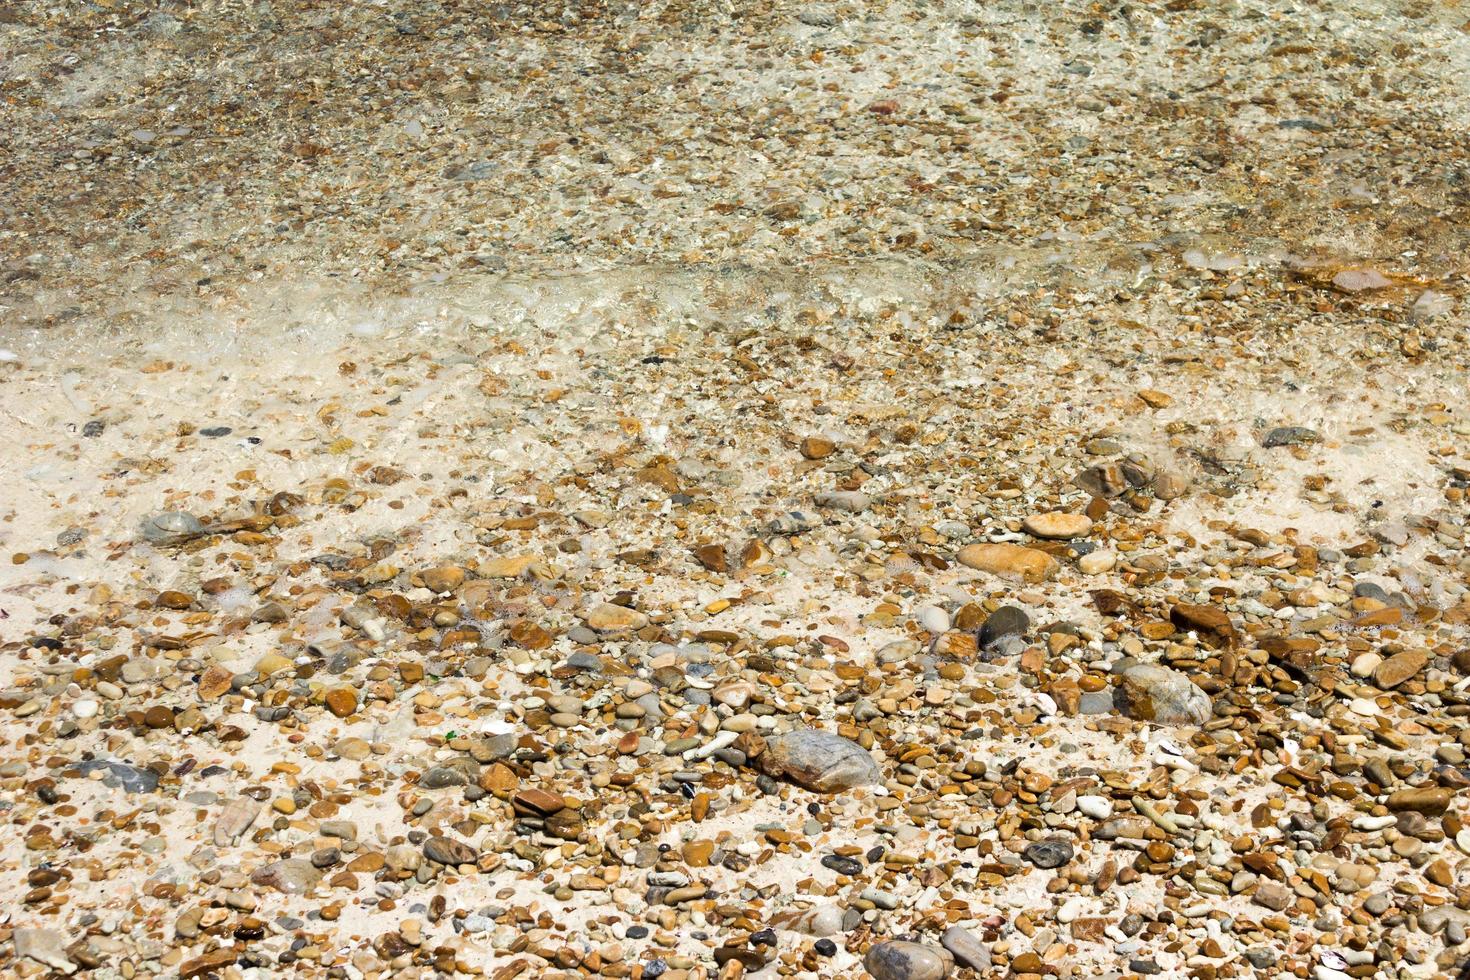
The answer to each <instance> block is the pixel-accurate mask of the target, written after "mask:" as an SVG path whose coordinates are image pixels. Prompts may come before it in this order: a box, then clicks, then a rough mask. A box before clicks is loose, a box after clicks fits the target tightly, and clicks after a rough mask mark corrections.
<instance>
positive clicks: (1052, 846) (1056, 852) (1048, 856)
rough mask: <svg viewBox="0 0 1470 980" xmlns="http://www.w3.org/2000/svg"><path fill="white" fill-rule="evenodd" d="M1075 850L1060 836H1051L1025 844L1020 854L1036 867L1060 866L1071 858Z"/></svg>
mask: <svg viewBox="0 0 1470 980" xmlns="http://www.w3.org/2000/svg"><path fill="white" fill-rule="evenodd" d="M1074 853H1075V852H1074V851H1073V849H1072V845H1071V844H1070V843H1068V842H1067V841H1065V840H1062V839H1061V838H1056V837H1053V838H1052V839H1050V840H1041V841H1037V842H1035V843H1034V844H1028V845H1026V849H1025V850H1023V851H1022V852H1021V856H1022V857H1024V858H1025V859H1026V860H1028V861H1030V862H1031V863H1032V864H1034V865H1036V866H1037V867H1038V868H1046V869H1050V868H1060V867H1061V866H1062V865H1064V864H1066V863H1067V862H1068V861H1070V860H1072V856H1073V854H1074Z"/></svg>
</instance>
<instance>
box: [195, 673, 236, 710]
mask: <svg viewBox="0 0 1470 980" xmlns="http://www.w3.org/2000/svg"><path fill="white" fill-rule="evenodd" d="M234 680H235V675H234V673H233V672H231V671H230V670H229V669H228V668H226V667H223V666H221V665H220V664H210V665H209V666H208V667H206V668H205V669H204V673H203V674H200V675H199V688H198V690H199V697H200V699H201V700H203V701H213V700H215V699H216V698H218V697H220V696H221V695H224V694H228V693H229V690H230V687H231V686H232V685H233V683H234Z"/></svg>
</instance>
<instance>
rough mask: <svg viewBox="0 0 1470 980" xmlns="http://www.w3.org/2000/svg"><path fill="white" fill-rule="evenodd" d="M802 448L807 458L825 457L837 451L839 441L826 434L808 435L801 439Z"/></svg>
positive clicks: (802, 452)
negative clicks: (829, 437) (834, 440)
mask: <svg viewBox="0 0 1470 980" xmlns="http://www.w3.org/2000/svg"><path fill="white" fill-rule="evenodd" d="M800 450H801V454H802V455H803V456H805V457H806V458H807V459H825V458H827V457H828V456H831V455H832V454H833V453H835V452H836V451H837V443H835V442H833V441H832V440H831V439H828V438H827V437H826V436H807V437H806V438H805V439H803V440H801V446H800Z"/></svg>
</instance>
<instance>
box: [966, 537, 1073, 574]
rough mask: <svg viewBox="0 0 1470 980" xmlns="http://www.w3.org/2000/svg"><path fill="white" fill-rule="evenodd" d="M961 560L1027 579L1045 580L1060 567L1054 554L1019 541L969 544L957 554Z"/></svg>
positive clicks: (988, 569)
mask: <svg viewBox="0 0 1470 980" xmlns="http://www.w3.org/2000/svg"><path fill="white" fill-rule="evenodd" d="M957 557H958V558H959V560H960V563H961V564H963V565H967V566H969V567H970V568H973V569H976V570H977V571H981V572H989V573H990V574H992V575H999V576H1001V577H1003V578H1018V579H1022V580H1023V581H1026V582H1031V583H1037V582H1044V581H1046V580H1047V579H1049V578H1051V577H1053V576H1054V575H1056V573H1057V570H1058V568H1059V566H1058V565H1057V561H1056V559H1055V558H1053V557H1052V556H1051V555H1048V554H1047V553H1046V552H1044V551H1038V550H1036V549H1035V548H1024V547H1022V546H1020V545H1015V544H968V545H965V546H964V547H963V548H961V549H960V551H959V555H958V556H957Z"/></svg>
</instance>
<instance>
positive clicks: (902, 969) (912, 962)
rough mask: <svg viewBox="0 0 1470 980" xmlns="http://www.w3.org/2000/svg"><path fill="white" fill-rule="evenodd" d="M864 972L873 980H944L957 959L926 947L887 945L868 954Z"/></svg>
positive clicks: (947, 952)
mask: <svg viewBox="0 0 1470 980" xmlns="http://www.w3.org/2000/svg"><path fill="white" fill-rule="evenodd" d="M863 968H864V969H865V970H867V971H868V973H869V974H871V975H872V977H873V980H944V978H945V977H947V976H949V974H950V971H951V970H953V969H954V957H953V956H951V955H950V953H949V950H947V949H941V948H938V947H934V946H925V945H923V944H922V943H906V942H886V943H879V944H878V945H876V946H874V947H872V948H871V949H869V950H868V955H866V956H864V957H863Z"/></svg>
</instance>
